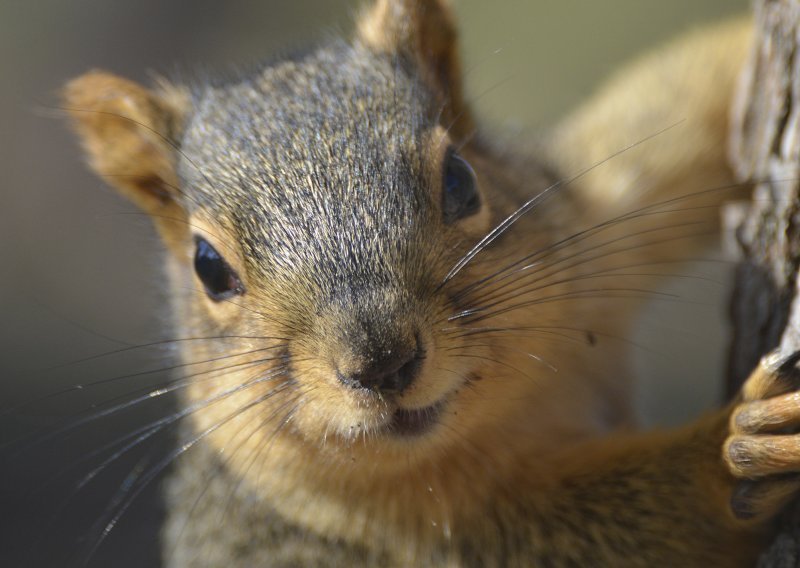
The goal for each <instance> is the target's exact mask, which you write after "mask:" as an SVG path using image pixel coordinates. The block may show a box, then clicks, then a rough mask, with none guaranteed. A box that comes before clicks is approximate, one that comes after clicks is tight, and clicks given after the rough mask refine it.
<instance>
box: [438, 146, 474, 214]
mask: <svg viewBox="0 0 800 568" xmlns="http://www.w3.org/2000/svg"><path fill="white" fill-rule="evenodd" d="M480 205H481V200H480V195H479V194H478V187H477V182H476V180H475V172H473V171H472V168H471V167H470V165H469V164H468V163H467V161H466V160H464V158H462V157H461V156H459V155H458V154H456V153H455V152H452V151H451V152H450V155H449V156H448V157H447V159H446V160H445V166H444V188H443V191H442V213H443V215H444V221H445V223H453V222H454V221H458V220H459V219H463V218H464V217H469V216H470V215H472V214H473V213H476V212H477V211H478V209H479V208H480Z"/></svg>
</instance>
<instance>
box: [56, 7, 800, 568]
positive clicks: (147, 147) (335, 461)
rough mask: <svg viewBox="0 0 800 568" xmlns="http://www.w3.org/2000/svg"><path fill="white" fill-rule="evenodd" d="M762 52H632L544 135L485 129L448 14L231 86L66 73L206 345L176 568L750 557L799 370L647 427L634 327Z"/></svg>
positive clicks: (680, 47)
mask: <svg viewBox="0 0 800 568" xmlns="http://www.w3.org/2000/svg"><path fill="white" fill-rule="evenodd" d="M751 33H752V32H751V23H750V22H749V21H747V20H740V21H734V22H728V23H724V24H720V25H717V26H715V27H711V28H708V29H703V30H700V31H698V32H695V33H693V34H690V35H688V36H686V37H684V38H681V39H679V40H677V41H674V42H673V43H671V44H669V45H667V46H665V47H663V48H661V49H660V50H658V51H656V52H654V53H652V54H650V55H646V56H644V57H643V58H641V59H640V60H638V61H636V62H634V63H633V64H631V65H630V66H629V67H627V68H625V69H624V70H623V71H621V72H620V73H619V74H618V75H617V76H616V77H614V78H613V79H612V80H611V81H610V82H609V83H608V85H607V86H606V87H605V88H604V89H603V90H601V91H600V92H599V93H598V94H597V95H596V96H594V97H593V98H592V99H590V100H589V101H588V102H587V103H585V104H584V105H583V106H582V107H580V108H579V109H577V110H576V111H575V112H573V113H572V114H571V115H570V116H569V117H567V118H566V119H565V120H564V121H563V122H561V123H560V124H559V125H557V126H556V127H555V128H554V129H553V130H552V131H551V132H549V133H548V134H547V135H546V136H543V137H541V139H540V140H539V141H537V142H535V143H528V142H519V141H515V142H513V143H512V142H510V141H505V142H496V141H494V140H490V139H488V138H487V137H486V136H485V135H483V134H482V131H481V130H480V129H479V128H478V120H477V118H476V117H475V116H474V115H473V113H472V111H471V109H470V107H469V105H468V103H467V101H466V99H465V94H464V91H463V87H462V83H461V75H462V73H461V61H460V59H459V55H458V45H457V30H456V27H455V24H454V16H453V13H452V8H451V7H450V5H449V3H448V2H447V1H446V0H374V1H373V3H372V4H371V5H370V6H369V7H367V8H366V9H364V11H363V12H362V13H361V15H360V16H359V18H358V21H357V26H356V29H355V31H354V33H353V36H352V37H351V38H349V39H346V40H345V39H336V40H331V41H329V42H327V43H325V44H323V45H321V46H318V47H316V48H314V49H311V50H308V51H306V52H302V53H299V54H296V55H295V56H293V57H288V58H285V59H279V60H277V61H274V62H271V63H269V64H266V65H264V66H262V67H260V68H258V69H256V70H253V71H251V72H250V73H247V74H242V75H240V76H236V77H232V78H227V79H225V80H221V81H217V82H214V81H210V82H205V83H201V84H195V85H176V84H172V83H169V82H167V81H161V82H159V83H158V84H157V85H156V86H155V87H153V88H147V87H143V86H141V85H138V84H136V83H133V82H131V81H128V80H126V79H123V78H120V77H117V76H115V75H112V74H109V73H106V72H102V71H91V72H88V73H87V74H85V75H83V76H81V77H78V78H76V79H74V80H73V81H71V82H70V83H69V84H68V85H67V86H66V87H65V89H64V100H65V106H66V107H67V109H68V111H69V114H70V116H71V120H72V123H73V125H74V127H75V129H76V131H77V132H78V134H79V137H80V139H81V141H82V143H83V146H84V148H85V150H86V153H87V156H88V159H89V162H90V164H91V167H92V168H93V169H94V170H95V171H96V172H97V173H98V174H99V175H100V176H103V177H105V178H107V179H108V180H109V181H110V182H111V183H112V184H113V185H114V186H115V187H116V188H117V189H118V190H119V191H120V192H121V193H122V194H123V195H124V196H125V197H127V198H128V199H130V200H131V201H132V202H134V203H135V204H136V205H138V206H139V207H140V208H141V209H143V210H144V211H145V212H147V213H148V214H149V215H150V216H151V218H152V221H153V223H154V225H155V227H156V229H157V231H158V233H159V234H160V236H161V238H162V239H163V242H164V244H165V248H166V249H167V250H168V255H167V260H166V272H167V274H168V280H169V285H170V290H171V293H170V295H171V299H172V313H173V316H174V325H175V328H176V330H177V331H178V332H179V335H180V336H181V337H186V338H192V340H187V341H182V342H181V344H180V350H181V353H180V356H181V358H182V361H183V362H184V363H185V364H187V365H189V364H190V365H192V366H193V367H192V369H193V371H192V374H191V375H192V376H191V378H189V379H186V380H185V381H184V383H182V386H181V388H180V389H179V393H180V396H181V405H182V409H183V410H182V412H181V414H183V415H184V416H185V419H184V420H183V422H182V426H181V435H180V439H181V442H180V444H181V445H180V446H179V448H178V449H177V450H176V452H175V457H178V456H179V459H177V461H176V464H175V469H174V471H172V472H171V473H170V475H169V477H168V479H167V480H166V482H165V493H166V499H167V504H168V509H169V512H168V518H167V520H166V523H165V527H164V528H163V541H164V542H163V550H164V562H165V565H167V566H176V567H177V566H193V567H198V566H229V567H231V568H234V567H255V566H327V565H330V566H360V565H363V566H377V565H381V566H589V565H594V566H746V565H750V564H752V562H753V561H754V559H755V558H756V556H757V554H758V551H759V549H760V547H761V546H763V544H764V539H765V538H767V537H768V535H769V532H770V525H771V521H772V520H773V519H774V517H775V516H776V515H777V513H778V512H779V511H780V510H781V509H782V507H783V506H784V505H785V504H786V503H787V502H788V501H789V500H790V499H791V498H792V497H793V496H794V495H795V493H796V491H797V489H798V488H800V481H798V480H796V479H795V478H794V477H789V476H786V475H783V474H786V473H787V472H792V471H796V470H797V469H798V465H800V450H798V447H800V445H799V444H798V443H797V441H796V438H797V437H796V435H791V436H786V435H781V433H782V432H784V431H785V429H786V427H787V426H791V425H793V424H796V423H797V422H798V421H799V420H800V408H798V406H797V405H796V404H793V403H792V401H793V400H794V397H795V396H796V395H795V394H794V392H793V388H794V387H793V385H794V384H795V381H796V379H797V377H796V374H797V372H796V370H795V368H794V363H795V362H796V360H797V357H796V356H794V355H791V356H784V355H779V354H772V355H769V356H766V357H765V358H764V359H763V361H762V363H761V364H760V365H759V367H758V368H757V369H755V370H754V372H753V374H752V375H751V377H750V378H749V379H748V381H747V382H746V383H745V385H744V387H743V389H742V391H741V393H740V394H739V396H738V397H737V398H736V400H735V401H734V402H732V403H730V404H728V405H726V406H725V407H724V408H721V409H719V410H715V411H713V412H711V413H709V414H708V415H706V416H704V417H701V418H700V419H698V420H696V421H694V422H692V423H690V424H688V425H685V426H683V427H680V428H675V429H671V430H661V431H645V432H642V431H637V430H636V429H635V428H634V420H633V413H632V410H631V401H630V398H631V390H632V384H633V379H632V377H631V376H630V374H631V373H630V370H629V369H628V368H627V363H626V354H627V352H628V350H629V349H630V345H629V344H628V343H626V342H625V341H622V340H621V339H620V338H622V337H624V336H625V334H626V331H628V330H629V329H630V326H631V323H632V321H633V319H634V317H635V315H636V313H637V309H638V307H639V306H641V304H642V302H644V301H645V300H646V299H647V297H648V291H650V290H652V286H653V284H654V283H655V282H657V280H658V275H659V274H664V275H665V274H667V273H668V270H662V271H660V272H659V271H658V270H653V268H654V267H656V268H658V267H661V268H663V267H664V266H670V263H673V262H676V261H679V260H680V259H682V258H686V257H687V256H688V255H689V254H690V253H691V251H693V250H696V249H697V247H698V246H699V243H702V242H704V239H706V238H707V236H708V233H709V227H710V228H711V232H713V230H714V228H715V227H716V225H715V222H716V221H715V219H716V216H717V214H718V207H719V205H720V203H721V201H722V199H723V197H724V196H726V195H730V193H729V192H727V193H726V192H725V191H722V190H721V188H727V187H732V186H733V185H734V180H733V176H732V173H731V171H730V169H729V167H728V165H727V160H726V140H727V135H728V130H729V127H730V126H729V110H730V106H731V98H732V94H733V92H734V87H735V84H736V81H737V76H738V74H739V71H740V69H741V68H742V66H743V64H744V62H745V60H746V57H747V53H748V49H749V45H750V42H751ZM677 123H680V125H679V127H675V128H671V127H670V126H671V125H674V124H677ZM681 125H682V126H681ZM659 129H662V130H659ZM715 188H716V189H715Z"/></svg>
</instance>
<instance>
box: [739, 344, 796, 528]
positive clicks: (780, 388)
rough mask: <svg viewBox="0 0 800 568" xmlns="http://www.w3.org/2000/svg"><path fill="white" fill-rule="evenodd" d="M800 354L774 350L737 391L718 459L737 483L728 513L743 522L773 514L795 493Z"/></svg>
mask: <svg viewBox="0 0 800 568" xmlns="http://www.w3.org/2000/svg"><path fill="white" fill-rule="evenodd" d="M798 361H800V352H796V353H793V354H792V355H790V356H788V357H786V356H783V355H782V354H781V353H780V352H778V351H773V352H772V353H770V354H769V355H767V356H765V357H764V358H763V359H761V362H760V363H759V365H758V367H757V368H756V370H755V371H753V373H752V374H751V375H750V377H749V378H748V379H747V381H746V382H745V384H744V386H743V387H742V390H741V399H740V402H739V403H738V405H737V406H736V407H735V408H734V410H733V413H732V414H731V418H730V425H729V435H728V438H727V440H726V441H725V445H724V449H723V457H724V459H725V462H726V464H727V466H728V468H729V470H730V471H731V473H732V474H733V475H734V476H735V477H736V478H739V480H740V481H739V482H738V483H737V485H736V486H735V487H734V490H733V495H732V496H731V510H732V511H733V514H734V515H735V516H736V517H737V518H739V519H742V520H745V519H747V520H752V519H764V518H767V517H770V516H772V515H774V514H776V513H777V512H778V511H780V509H781V508H782V507H783V505H785V504H786V503H787V501H788V500H789V499H791V498H792V497H793V496H794V495H795V494H797V493H798V491H800V476H798V475H797V474H798V473H800V433H798V432H800V390H798V389H800V369H798V368H797V364H798Z"/></svg>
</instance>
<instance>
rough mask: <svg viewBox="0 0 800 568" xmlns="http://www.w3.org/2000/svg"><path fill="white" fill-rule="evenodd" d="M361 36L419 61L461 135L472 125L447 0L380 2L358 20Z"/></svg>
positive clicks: (373, 46)
mask: <svg viewBox="0 0 800 568" xmlns="http://www.w3.org/2000/svg"><path fill="white" fill-rule="evenodd" d="M358 37H359V38H360V39H361V40H362V41H363V42H364V43H365V44H366V45H367V46H369V47H370V48H371V49H373V50H375V51H378V52H382V53H388V54H393V55H397V56H400V57H404V58H406V59H408V60H409V61H410V62H411V63H413V64H415V65H416V66H417V67H418V69H419V71H420V74H421V76H422V79H423V80H424V81H425V82H426V84H428V86H429V87H431V88H433V89H434V91H435V92H436V94H437V95H438V96H439V97H440V98H441V102H442V104H443V105H444V109H443V113H442V116H443V118H444V120H445V121H446V122H447V126H450V130H451V131H454V132H455V134H456V135H463V134H466V133H467V132H469V131H470V130H471V129H472V118H471V115H470V113H469V109H468V108H467V106H466V104H465V102H464V95H463V85H462V79H461V61H460V58H459V54H458V33H457V31H456V26H455V17H454V15H453V12H452V9H451V8H450V2H449V1H448V0H377V1H376V2H375V3H374V5H372V6H371V7H370V8H369V9H368V10H366V11H365V13H363V14H362V16H361V18H360V19H359V21H358Z"/></svg>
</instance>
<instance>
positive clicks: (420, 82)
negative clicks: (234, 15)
mask: <svg viewBox="0 0 800 568" xmlns="http://www.w3.org/2000/svg"><path fill="white" fill-rule="evenodd" d="M455 37H456V32H455V28H454V27H453V16H452V14H451V12H450V10H449V7H448V5H447V4H446V3H445V2H442V1H437V0H428V1H413V0H379V1H378V2H377V3H376V4H375V5H374V6H372V7H371V9H369V10H368V11H366V12H365V13H364V14H363V16H362V17H361V18H360V20H359V23H358V26H357V31H356V34H355V37H354V39H353V40H352V41H350V42H345V41H334V42H331V43H328V44H326V45H323V46H322V47H320V48H318V49H315V50H312V51H309V52H306V53H303V54H300V55H297V56H295V57H292V58H289V59H285V60H280V61H277V62H275V63H273V64H270V65H267V66H265V67H263V68H261V69H260V70H258V71H257V72H255V73H252V74H250V75H247V76H246V77H242V78H238V79H235V80H227V81H225V82H220V83H210V84H204V85H198V86H195V87H192V88H186V87H176V86H171V85H168V84H166V83H162V84H161V85H159V86H158V87H157V88H156V89H154V90H149V89H145V88H144V87H141V86H139V85H136V84H134V83H131V82H129V81H127V80H124V79H121V78H118V77H115V76H112V75H109V74H106V73H102V72H92V73H89V74H87V75H85V76H82V77H80V78H78V79H76V80H74V81H72V82H71V83H70V84H68V85H67V87H66V90H65V98H66V105H67V107H68V108H69V112H70V114H71V117H72V119H73V122H74V125H75V127H76V129H77V130H78V132H79V134H80V135H81V137H82V140H83V143H84V146H85V148H86V150H87V153H88V156H89V160H90V163H91V165H92V166H93V168H94V169H95V170H96V171H97V172H98V173H99V174H100V175H101V176H105V177H107V178H108V179H109V180H111V182H112V183H113V184H114V185H115V186H116V187H117V188H119V189H120V190H121V191H122V192H123V194H124V195H125V196H127V197H128V198H129V199H131V200H132V201H134V202H135V203H136V204H137V205H138V206H139V207H141V208H142V209H144V210H145V211H146V212H147V213H149V214H150V215H151V216H152V219H153V221H154V223H155V225H156V227H157V229H158V231H159V233H160V234H161V236H162V237H163V239H164V241H165V243H166V244H167V246H168V248H169V249H170V251H171V253H172V254H171V255H170V256H171V259H172V261H171V273H170V274H171V277H172V294H173V296H174V300H175V310H176V314H177V321H178V323H179V328H180V329H181V330H182V332H183V334H184V335H186V336H187V337H193V338H198V339H197V340H192V341H186V342H184V343H183V344H182V350H183V357H184V361H185V363H187V364H193V365H198V367H196V370H195V371H193V373H194V374H197V375H201V376H198V377H197V379H196V380H195V381H194V382H193V384H192V386H191V387H190V388H189V390H188V397H189V399H190V400H192V401H194V402H195V403H196V404H198V405H200V408H198V410H197V411H196V412H193V413H192V418H193V419H194V420H196V421H197V423H198V424H199V427H200V428H201V429H212V430H213V432H214V434H213V435H212V436H210V438H211V439H212V441H213V440H215V439H216V437H217V435H218V434H220V433H221V432H227V434H225V435H224V436H223V435H221V434H220V435H219V440H220V441H219V444H220V446H225V445H228V447H230V444H231V441H230V440H231V439H237V436H240V437H239V438H238V439H239V440H240V442H239V443H241V444H243V445H245V446H251V447H252V448H254V449H253V452H251V453H248V452H243V455H250V454H252V453H254V452H256V450H255V448H263V447H264V446H265V445H270V446H271V447H273V451H274V452H280V451H284V450H281V449H280V448H286V447H289V446H290V445H291V447H292V448H296V447H298V446H302V447H304V448H307V449H308V448H311V449H309V450H308V451H313V452H321V453H322V454H323V455H325V456H328V457H329V458H330V459H331V460H333V461H337V463H338V462H347V463H348V465H349V464H350V463H351V462H352V463H355V462H356V461H358V460H357V458H358V457H359V456H362V455H363V453H364V452H367V453H369V454H370V455H375V452H377V453H380V455H381V456H383V457H382V459H381V460H380V463H381V466H384V465H385V466H386V467H388V468H394V469H396V470H403V469H404V468H408V467H409V465H410V464H414V463H419V462H421V461H422V462H425V461H428V462H433V461H436V459H437V458H436V456H437V455H441V453H442V450H441V449H442V447H447V446H452V445H455V444H459V443H461V440H462V439H464V438H465V437H470V436H471V434H470V432H473V431H474V432H485V433H487V435H486V438H487V440H489V439H492V440H496V436H495V435H489V434H488V432H490V431H491V430H492V428H493V427H494V426H493V424H494V423H495V422H496V423H497V424H502V423H503V422H505V420H504V418H503V416H504V415H505V414H506V412H507V408H506V407H509V408H511V407H513V408H516V409H517V410H514V411H515V412H516V411H519V412H523V410H522V408H523V407H524V404H523V402H520V401H524V400H525V398H526V396H527V397H529V396H530V391H531V389H533V388H535V385H536V383H535V382H533V381H531V380H530V378H529V377H528V376H527V375H526V374H525V373H524V372H523V373H522V374H521V375H519V376H517V374H516V373H515V372H514V371H513V370H512V371H509V370H508V369H502V370H501V371H500V372H499V373H498V371H497V365H496V364H494V363H492V361H493V359H494V358H495V357H496V355H494V351H493V350H494V349H496V348H499V347H498V346H497V345H493V344H492V339H491V338H488V339H487V337H486V336H485V335H481V334H480V332H481V329H482V327H484V326H486V324H483V323H481V324H474V325H472V326H471V325H469V323H468V322H469V321H470V320H469V318H466V317H461V316H463V315H465V314H468V313H469V310H470V306H471V304H470V299H471V296H470V292H469V289H470V287H471V286H473V287H474V286H475V283H476V282H479V281H480V279H481V278H482V277H484V276H486V275H488V274H490V273H491V272H492V271H494V270H496V269H497V268H498V266H501V265H500V264H498V263H500V262H501V261H502V259H503V258H505V259H506V261H507V260H508V259H507V254H508V253H509V250H510V249H508V248H506V249H505V253H504V254H505V255H506V257H504V256H503V255H502V254H501V255H499V256H498V257H494V260H491V259H487V258H481V259H476V260H475V261H474V262H471V263H469V264H467V265H466V266H464V268H463V270H460V271H459V272H458V274H456V275H455V276H453V273H452V272H451V271H452V269H453V267H454V266H455V265H456V264H457V263H458V261H459V260H460V259H462V258H463V257H464V255H465V254H467V253H468V252H469V251H470V249H471V248H472V247H474V246H475V245H476V243H478V242H479V241H480V240H481V238H482V237H484V236H485V235H486V234H487V232H488V231H489V230H490V229H491V228H492V226H493V225H494V224H496V223H497V222H498V221H500V220H502V219H503V218H504V217H505V216H506V215H507V214H508V213H509V212H510V211H513V209H514V206H512V205H513V204H511V203H510V202H508V200H509V198H508V197H507V196H505V195H506V194H507V192H506V191H500V187H499V186H502V185H503V184H506V185H510V182H509V181H508V180H507V179H506V177H505V176H506V175H507V174H506V172H503V171H498V170H502V167H501V168H498V167H497V160H495V159H494V157H492V156H488V155H487V152H489V150H488V149H486V148H484V147H483V146H482V145H481V142H480V141H479V140H477V139H475V138H474V137H473V136H472V135H473V129H474V125H473V119H472V115H471V113H470V111H469V109H468V108H467V106H466V104H465V102H464V100H463V95H462V86H461V77H460V64H459V59H458V49H457V45H456V41H455ZM531 179H532V178H531ZM531 179H528V180H527V181H528V182H529V183H528V190H529V191H530V193H531V194H533V193H534V192H535V191H536V190H537V189H541V188H542V187H541V186H539V187H538V188H537V187H536V186H535V183H533V182H532V181H531ZM539 181H541V180H539ZM504 196H505V197H504ZM540 234H542V235H546V231H542V232H540ZM514 238H515V237H513V236H512V235H505V236H503V239H504V240H505V242H508V243H511V244H509V246H512V247H513V243H514V242H518V241H515V240H514ZM525 238H526V239H527V241H526V243H527V244H528V246H530V244H531V239H532V238H534V239H535V238H536V237H531V236H530V235H528V236H527V237H525ZM542 238H548V237H545V236H543V237H542ZM498 293H499V292H498ZM514 317H516V316H514V315H513V314H512V315H508V316H506V319H505V320H504V324H505V325H508V324H509V322H511V323H513V321H514ZM472 334H475V337H472ZM201 338H208V339H207V340H204V339H201ZM212 339H213V340H212ZM504 357H505V356H504ZM520 357H521V359H522V364H523V365H527V366H529V365H530V362H531V361H532V359H530V358H529V357H528V354H526V353H522V354H521V355H518V354H512V356H510V357H505V359H506V360H508V361H512V362H513V361H514V359H515V358H518V359H519V358H520ZM487 365H489V366H491V367H493V368H494V371H493V373H494V374H500V375H502V374H503V373H505V374H507V375H509V376H511V375H514V376H515V377H516V378H515V379H514V380H507V381H505V383H504V384H503V385H502V386H499V387H498V386H496V385H495V386H492V385H490V384H489V383H491V382H492V381H479V379H481V378H484V377H483V374H484V370H485V368H486V367H487ZM510 367H511V368H512V369H513V365H511V366H510ZM492 378H493V380H495V379H497V378H498V377H492ZM486 385H489V386H486ZM492 389H494V391H493V390H492ZM492 392H494V394H492ZM487 393H488V394H487ZM500 393H502V394H500ZM215 425H217V426H216V427H215ZM498 427H499V426H498ZM477 436H479V434H476V435H475V436H471V438H472V440H473V441H474V440H475V439H476V437H477ZM289 439H290V440H294V441H293V442H291V444H290V443H289V442H287V441H286V440H289ZM298 439H300V440H301V443H298ZM355 442H358V443H355ZM233 444H234V445H236V443H235V442H234V443H233ZM285 451H290V450H285ZM292 451H294V450H292ZM268 453H269V452H263V454H264V458H263V459H265V460H271V459H272V458H270V457H267V454H268ZM344 456H346V457H344ZM253 459H256V458H253ZM234 461H235V460H234ZM364 461H365V460H362V463H364ZM248 463H249V462H248V461H247V460H244V463H243V464H242V469H243V470H247V471H252V472H253V473H256V472H257V471H258V469H259V468H258V467H252V468H247V467H246V466H247V464H248ZM367 463H368V464H369V465H368V467H370V468H372V469H373V470H374V469H375V468H376V467H380V466H378V465H376V462H375V461H372V462H367ZM351 467H357V466H356V465H353V466H351Z"/></svg>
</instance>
